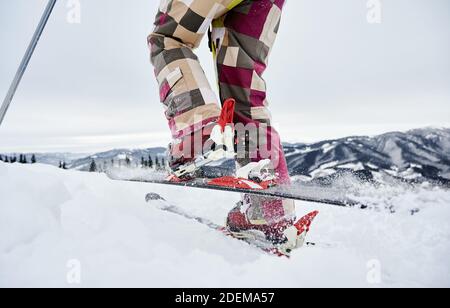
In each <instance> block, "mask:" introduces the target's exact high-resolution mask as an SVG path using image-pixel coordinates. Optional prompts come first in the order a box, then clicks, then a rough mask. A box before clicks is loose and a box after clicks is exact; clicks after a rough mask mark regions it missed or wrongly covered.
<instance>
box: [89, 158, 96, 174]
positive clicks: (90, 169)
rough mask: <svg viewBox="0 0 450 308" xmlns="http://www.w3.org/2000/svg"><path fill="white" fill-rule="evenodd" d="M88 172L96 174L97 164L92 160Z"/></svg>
mask: <svg viewBox="0 0 450 308" xmlns="http://www.w3.org/2000/svg"><path fill="white" fill-rule="evenodd" d="M89 172H97V164H96V163H95V160H92V162H91V165H90V166H89Z"/></svg>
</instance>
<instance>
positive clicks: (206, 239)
mask: <svg viewBox="0 0 450 308" xmlns="http://www.w3.org/2000/svg"><path fill="white" fill-rule="evenodd" d="M0 181H1V183H2V185H0V287H15V286H19V287H119V286H125V287H183V288H186V287H316V286H321V287H350V286H353V287H434V286H437V287H450V263H449V262H448V260H449V258H450V226H449V224H448V221H449V218H450V193H449V192H448V191H445V190H442V189H440V188H436V187H427V186H426V185H424V186H423V187H420V188H418V189H416V190H407V189H405V188H403V187H397V188H395V189H394V188H392V187H391V188H390V189H392V190H395V191H394V192H393V193H391V192H389V194H388V195H389V196H391V197H390V201H391V202H394V203H395V204H396V206H397V211H396V213H394V214H391V213H390V212H389V211H383V210H360V209H355V208H337V207H331V206H323V205H316V204H308V203H301V202H299V203H298V207H297V211H298V215H301V214H305V213H307V212H308V211H311V210H314V209H318V210H320V211H321V214H320V215H319V216H318V218H317V220H316V222H315V224H314V225H313V227H312V230H311V232H310V235H309V239H308V240H310V241H315V242H317V243H321V244H324V246H320V247H312V248H304V249H302V250H299V251H297V252H295V253H294V254H293V257H292V258H291V259H290V260H287V259H281V258H276V257H273V256H268V255H265V254H262V253H261V252H260V251H258V250H256V249H254V248H252V247H250V246H248V245H246V244H245V243H242V242H239V241H237V240H234V239H231V238H227V237H224V236H222V235H221V234H219V233H217V232H215V231H213V230H210V229H208V228H207V227H205V226H203V225H201V224H199V223H196V222H194V221H188V220H186V219H184V218H181V217H178V216H175V215H173V214H170V213H166V212H162V211H160V210H158V209H156V206H155V205H156V204H154V203H146V202H145V200H144V197H145V195H146V193H148V192H155V193H159V194H161V195H162V196H163V197H165V198H166V199H169V200H170V202H172V203H174V204H176V205H178V206H180V207H182V208H183V209H185V210H186V211H189V212H191V213H193V214H196V215H201V216H202V217H205V218H208V219H210V220H212V221H214V222H216V223H223V221H224V219H225V217H226V214H227V212H228V210H230V209H231V208H232V207H233V205H234V203H235V202H236V201H238V199H239V196H238V195H236V194H233V193H226V192H213V191H201V190H195V189H186V188H179V187H165V186H156V185H151V184H142V183H125V182H115V181H111V180H109V179H107V178H106V176H105V175H102V174H92V173H82V172H77V171H63V170H60V169H57V168H54V167H51V166H45V165H18V164H13V165H11V164H3V163H0ZM364 191H367V192H368V195H367V196H366V199H367V200H372V202H374V203H376V202H377V198H379V197H380V194H383V193H384V191H381V192H380V191H377V190H370V189H366V190H364ZM154 202H158V201H154ZM412 208H414V209H417V210H419V212H416V213H415V215H411V211H410V209H412ZM74 265H77V266H79V268H78V267H77V269H79V274H80V276H79V278H80V280H79V281H77V282H80V284H71V282H73V280H71V279H68V275H69V274H70V273H71V271H72V270H73V266H74ZM378 273H379V274H380V275H378ZM378 276H379V277H378ZM70 277H71V276H70V275H69V278H70Z"/></svg>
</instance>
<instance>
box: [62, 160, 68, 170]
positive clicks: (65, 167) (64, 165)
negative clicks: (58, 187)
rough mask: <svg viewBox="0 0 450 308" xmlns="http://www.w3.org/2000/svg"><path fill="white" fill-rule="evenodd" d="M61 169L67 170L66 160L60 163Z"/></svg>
mask: <svg viewBox="0 0 450 308" xmlns="http://www.w3.org/2000/svg"><path fill="white" fill-rule="evenodd" d="M62 169H64V170H67V165H66V162H63V163H62Z"/></svg>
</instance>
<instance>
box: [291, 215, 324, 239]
mask: <svg viewBox="0 0 450 308" xmlns="http://www.w3.org/2000/svg"><path fill="white" fill-rule="evenodd" d="M317 215H319V211H313V212H311V213H309V214H306V215H305V216H303V217H302V218H300V219H299V220H298V221H297V222H296V223H295V224H294V225H295V227H296V228H297V230H298V234H302V233H303V232H309V228H310V227H311V224H312V222H313V221H314V219H315V218H316V217H317Z"/></svg>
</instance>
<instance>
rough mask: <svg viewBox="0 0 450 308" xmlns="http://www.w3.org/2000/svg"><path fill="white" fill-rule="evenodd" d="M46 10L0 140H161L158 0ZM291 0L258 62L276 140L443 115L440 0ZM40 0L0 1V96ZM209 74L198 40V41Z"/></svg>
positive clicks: (2, 147)
mask: <svg viewBox="0 0 450 308" xmlns="http://www.w3.org/2000/svg"><path fill="white" fill-rule="evenodd" d="M67 3H68V1H67V0H59V1H58V3H57V7H56V8H55V11H54V15H52V18H51V20H50V22H49V24H48V27H47V29H46V31H45V33H44V35H43V37H42V39H41V42H40V44H39V46H38V49H37V50H36V53H35V55H34V57H33V59H32V61H31V63H30V66H29V70H28V71H27V73H26V75H25V77H24V79H23V82H22V84H21V86H20V88H19V90H18V92H17V96H16V98H15V100H14V102H13V104H12V106H11V108H10V111H9V113H8V115H7V118H6V120H5V122H4V125H3V126H2V127H1V128H0V152H7V151H8V152H9V151H77V152H91V151H97V150H105V149H110V148H114V147H146V146H165V145H166V144H167V143H168V142H169V141H170V135H169V131H168V128H167V124H166V121H165V118H164V115H163V111H162V107H161V106H160V104H159V101H158V91H157V86H156V82H155V81H154V78H153V72H152V71H153V68H152V67H151V65H150V64H149V55H148V50H147V46H146V37H147V34H148V33H149V32H150V31H151V29H152V23H153V18H154V15H155V13H156V7H157V5H158V1H156V0H133V1H123V0H89V1H87V0H81V1H80V3H81V23H80V24H70V23H68V22H67V14H68V9H67V7H66V5H67ZM382 3H383V17H382V23H381V24H369V23H368V22H367V18H366V15H367V7H366V4H367V0H342V1H335V0H289V1H288V3H287V5H286V8H285V15H284V18H283V21H282V24H281V29H280V35H279V37H278V40H277V43H276V46H275V49H274V51H273V54H272V56H271V61H270V67H269V69H268V71H267V74H266V80H267V82H268V86H269V100H270V102H271V106H272V108H271V109H272V114H273V118H274V123H275V124H276V126H277V128H278V129H279V130H280V132H281V133H282V137H283V139H284V141H289V142H312V141H318V140H322V139H327V138H336V137H344V136H347V135H366V134H367V135H373V134H378V133H383V132H386V131H391V130H407V129H410V128H416V127H421V126H450V87H449V85H450V57H449V55H450V35H449V34H450V33H449V32H450V2H449V1H448V0H383V1H382ZM45 5H46V0H14V1H12V0H8V1H1V2H0V42H2V43H1V48H0V98H1V99H3V97H4V95H5V94H6V92H7V89H8V87H9V83H10V82H11V80H12V78H13V76H14V73H15V71H16V69H17V66H18V64H19V62H20V60H21V57H22V55H23V53H24V51H25V49H26V46H27V44H28V42H29V40H30V38H31V36H32V33H33V32H34V29H35V27H36V25H37V23H38V21H39V18H40V15H41V13H42V11H43V8H44V7H45ZM198 55H199V57H200V59H201V62H202V63H203V64H204V66H205V70H206V72H207V74H208V76H209V77H210V80H211V81H212V82H214V80H215V77H214V70H213V65H212V61H211V56H210V54H209V50H208V48H207V47H206V45H205V44H203V46H202V47H201V48H200V50H199V51H198Z"/></svg>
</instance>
